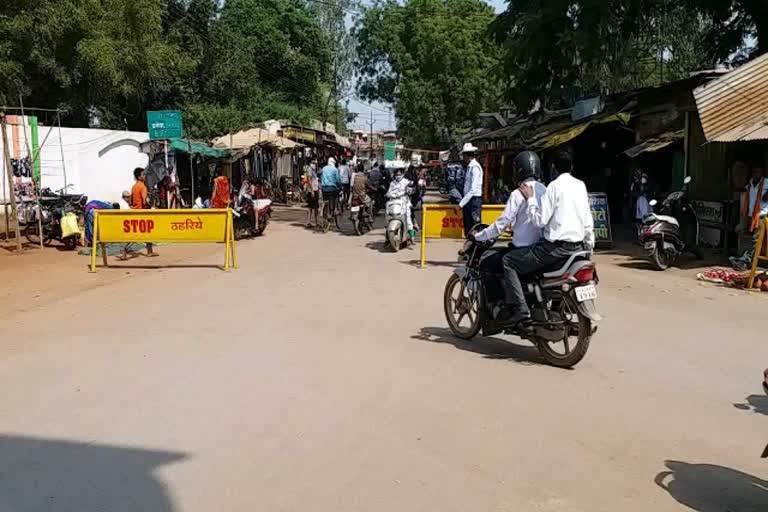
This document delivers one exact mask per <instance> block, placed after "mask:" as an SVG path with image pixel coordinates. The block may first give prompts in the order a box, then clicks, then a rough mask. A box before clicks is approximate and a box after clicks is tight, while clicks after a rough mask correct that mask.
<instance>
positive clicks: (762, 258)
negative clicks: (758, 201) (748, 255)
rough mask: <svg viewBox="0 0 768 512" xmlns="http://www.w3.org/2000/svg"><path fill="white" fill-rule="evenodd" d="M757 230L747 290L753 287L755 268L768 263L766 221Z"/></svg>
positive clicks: (767, 222)
mask: <svg viewBox="0 0 768 512" xmlns="http://www.w3.org/2000/svg"><path fill="white" fill-rule="evenodd" d="M757 229H759V230H760V232H759V233H758V235H757V245H756V246H755V255H754V256H752V268H751V270H750V271H749V280H748V281H747V290H751V289H752V288H754V286H755V278H756V277H757V268H758V267H759V266H760V262H768V250H767V249H766V242H768V219H764V220H763V221H762V222H761V223H760V226H759V227H758V228H757Z"/></svg>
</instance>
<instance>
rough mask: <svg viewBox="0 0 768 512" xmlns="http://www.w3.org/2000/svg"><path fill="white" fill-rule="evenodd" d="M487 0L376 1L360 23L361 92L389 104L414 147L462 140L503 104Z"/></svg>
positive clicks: (365, 12)
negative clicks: (484, 114)
mask: <svg viewBox="0 0 768 512" xmlns="http://www.w3.org/2000/svg"><path fill="white" fill-rule="evenodd" d="M493 19H494V12H493V9H492V8H491V7H490V6H489V5H488V4H486V3H485V2H483V1H482V0H407V1H406V2H405V3H403V4H399V3H398V2H396V1H395V0H379V1H377V2H375V3H374V4H373V5H371V6H370V7H367V8H364V9H363V13H362V16H361V17H360V19H359V20H358V21H357V24H356V26H355V35H356V38H357V65H358V72H359V80H358V91H359V93H360V95H361V96H362V97H363V98H364V99H367V100H372V101H382V102H387V103H392V104H393V105H394V107H395V110H396V112H397V119H398V129H399V130H400V134H401V136H402V137H403V138H404V139H405V141H406V143H407V144H409V145H413V146H435V145H445V144H448V143H451V142H454V141H456V140H457V138H458V135H459V134H460V133H461V132H462V129H463V128H465V127H466V126H467V123H471V122H472V121H474V120H475V119H476V117H477V114H478V113H479V112H482V111H485V110H496V109H498V108H499V106H500V102H499V101H500V92H501V88H500V84H499V74H498V69H497V67H498V64H499V55H500V48H499V47H498V46H497V45H496V44H494V43H493V42H492V41H491V40H490V39H489V38H488V37H487V31H488V27H489V26H490V24H491V22H492V21H493Z"/></svg>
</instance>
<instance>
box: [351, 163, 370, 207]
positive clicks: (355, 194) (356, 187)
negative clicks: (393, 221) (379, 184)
mask: <svg viewBox="0 0 768 512" xmlns="http://www.w3.org/2000/svg"><path fill="white" fill-rule="evenodd" d="M350 183H351V187H350V194H349V206H350V207H352V199H354V198H357V199H359V200H360V202H361V203H363V207H364V208H366V209H367V210H368V214H369V215H370V217H371V218H373V201H372V200H371V198H370V196H369V195H368V188H369V184H368V176H366V175H365V172H363V169H362V164H361V166H360V170H359V171H355V172H353V173H352V177H351V178H350Z"/></svg>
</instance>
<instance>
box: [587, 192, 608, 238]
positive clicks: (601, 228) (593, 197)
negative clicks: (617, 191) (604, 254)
mask: <svg viewBox="0 0 768 512" xmlns="http://www.w3.org/2000/svg"><path fill="white" fill-rule="evenodd" d="M589 208H590V210H592V219H593V220H594V222H595V242H596V243H598V244H600V243H604V244H610V243H612V242H613V238H612V237H611V215H610V212H609V211H608V195H607V194H606V193H604V192H593V193H591V194H589Z"/></svg>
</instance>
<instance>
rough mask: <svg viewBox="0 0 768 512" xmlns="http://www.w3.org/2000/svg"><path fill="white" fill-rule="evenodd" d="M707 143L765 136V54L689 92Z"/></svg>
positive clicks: (767, 100)
mask: <svg viewBox="0 0 768 512" xmlns="http://www.w3.org/2000/svg"><path fill="white" fill-rule="evenodd" d="M693 95H694V97H695V98H696V107H697V108H698V111H699V117H700V118H701V126H702V127H703V128H704V135H705V136H706V138H707V141H709V142H738V141H750V140H764V139H768V54H767V55H763V56H762V57H759V58H757V59H755V60H753V61H751V62H749V63H748V64H745V65H743V66H741V67H739V68H737V69H735V70H734V71H731V72H730V73H728V74H726V75H723V76H722V77H720V78H718V79H717V80H713V81H712V82H709V83H707V84H705V85H702V86H701V87H698V88H696V89H695V90H694V91H693Z"/></svg>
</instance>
